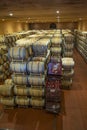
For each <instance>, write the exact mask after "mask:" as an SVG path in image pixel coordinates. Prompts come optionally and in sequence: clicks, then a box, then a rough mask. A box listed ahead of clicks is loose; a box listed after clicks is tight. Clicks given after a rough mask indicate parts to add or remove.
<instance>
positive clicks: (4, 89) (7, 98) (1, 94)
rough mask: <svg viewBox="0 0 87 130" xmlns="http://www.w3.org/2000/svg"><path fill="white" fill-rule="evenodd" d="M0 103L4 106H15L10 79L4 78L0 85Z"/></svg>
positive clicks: (12, 85)
mask: <svg viewBox="0 0 87 130" xmlns="http://www.w3.org/2000/svg"><path fill="white" fill-rule="evenodd" d="M0 103H1V104H2V105H3V106H4V108H11V107H14V106H15V100H14V84H13V82H12V79H6V80H5V83H4V84H3V85H0Z"/></svg>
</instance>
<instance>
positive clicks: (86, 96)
mask: <svg viewBox="0 0 87 130" xmlns="http://www.w3.org/2000/svg"><path fill="white" fill-rule="evenodd" d="M74 59H75V75H74V79H73V86H72V88H71V90H64V91H63V92H62V105H61V106H62V110H61V113H60V114H59V115H56V116H55V115H53V114H50V113H46V112H45V110H36V109H31V108H29V109H23V108H17V109H13V110H5V111H3V109H2V108H1V110H2V114H0V128H10V129H12V130H87V64H86V63H85V62H84V60H83V59H82V57H81V56H80V55H79V53H78V52H77V51H76V50H75V52H74Z"/></svg>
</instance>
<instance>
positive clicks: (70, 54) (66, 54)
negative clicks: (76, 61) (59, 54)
mask: <svg viewBox="0 0 87 130" xmlns="http://www.w3.org/2000/svg"><path fill="white" fill-rule="evenodd" d="M64 56H65V57H72V56H73V51H65V52H64Z"/></svg>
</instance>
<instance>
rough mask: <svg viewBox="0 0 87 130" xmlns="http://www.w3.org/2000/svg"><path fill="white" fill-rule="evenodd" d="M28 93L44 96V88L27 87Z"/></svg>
mask: <svg viewBox="0 0 87 130" xmlns="http://www.w3.org/2000/svg"><path fill="white" fill-rule="evenodd" d="M29 95H30V96H36V97H41V96H44V89H43V88H33V87H31V88H29Z"/></svg>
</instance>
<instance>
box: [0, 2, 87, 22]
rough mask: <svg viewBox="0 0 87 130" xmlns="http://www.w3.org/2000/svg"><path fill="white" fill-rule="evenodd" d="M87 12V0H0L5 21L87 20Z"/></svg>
mask: <svg viewBox="0 0 87 130" xmlns="http://www.w3.org/2000/svg"><path fill="white" fill-rule="evenodd" d="M56 11H59V12H58V13H56ZM9 13H13V16H9ZM86 14H87V0H0V20H3V21H4V20H8V21H9V20H13V21H22V22H25V21H26V22H70V21H72V22H75V21H80V20H87V15H86Z"/></svg>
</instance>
